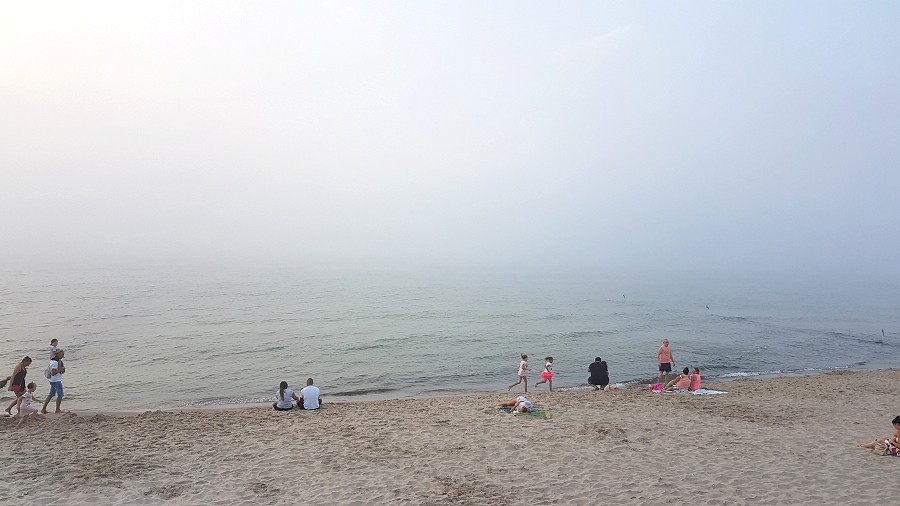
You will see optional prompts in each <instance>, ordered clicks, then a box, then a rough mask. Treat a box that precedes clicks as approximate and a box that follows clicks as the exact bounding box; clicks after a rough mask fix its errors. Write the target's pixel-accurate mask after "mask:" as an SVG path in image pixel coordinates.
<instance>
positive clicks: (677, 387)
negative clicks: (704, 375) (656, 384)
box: [664, 367, 701, 392]
mask: <svg viewBox="0 0 900 506" xmlns="http://www.w3.org/2000/svg"><path fill="white" fill-rule="evenodd" d="M700 379H701V378H700V368H699V367H695V368H694V371H693V372H691V370H690V369H689V368H687V367H685V368H684V370H683V371H682V374H679V375H678V377H677V378H675V379H673V380H672V381H670V382H668V383H666V386H665V387H664V389H665V390H666V391H668V392H675V391H685V392H693V391H694V390H699V389H700Z"/></svg>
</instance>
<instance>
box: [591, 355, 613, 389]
mask: <svg viewBox="0 0 900 506" xmlns="http://www.w3.org/2000/svg"><path fill="white" fill-rule="evenodd" d="M588 372H589V373H591V376H590V377H589V378H588V383H590V384H591V386H592V387H594V390H603V389H604V388H606V385H609V369H608V368H607V365H606V362H604V361H603V359H602V358H600V357H596V358H595V359H594V362H593V363H592V364H591V365H589V366H588Z"/></svg>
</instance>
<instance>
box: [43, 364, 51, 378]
mask: <svg viewBox="0 0 900 506" xmlns="http://www.w3.org/2000/svg"><path fill="white" fill-rule="evenodd" d="M44 377H45V378H47V379H50V378H52V377H53V375H52V374H50V364H47V370H45V371H44Z"/></svg>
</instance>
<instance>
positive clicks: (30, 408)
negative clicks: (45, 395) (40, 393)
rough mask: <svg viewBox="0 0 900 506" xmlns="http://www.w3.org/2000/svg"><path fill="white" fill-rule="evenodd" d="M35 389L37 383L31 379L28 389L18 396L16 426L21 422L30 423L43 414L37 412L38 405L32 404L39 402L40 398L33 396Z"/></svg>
mask: <svg viewBox="0 0 900 506" xmlns="http://www.w3.org/2000/svg"><path fill="white" fill-rule="evenodd" d="M36 390H37V384H36V383H35V382H33V381H32V382H31V383H29V384H28V390H27V391H26V392H25V393H24V394H22V397H19V399H18V401H17V403H18V410H19V414H18V415H17V416H18V417H19V422H18V423H17V424H16V427H18V426H20V425H22V424H23V423H26V424H27V423H31V421H32V420H35V419H40V418H43V416H41V415H40V414H39V413H38V411H40V410H39V409H38V407H37V406H35V405H34V404H37V403H39V402H41V400H40V399H38V398H36V397H35V396H34V392H35V391H36Z"/></svg>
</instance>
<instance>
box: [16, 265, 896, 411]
mask: <svg viewBox="0 0 900 506" xmlns="http://www.w3.org/2000/svg"><path fill="white" fill-rule="evenodd" d="M659 279H660V278H657V279H649V280H647V279H645V280H638V279H637V278H635V277H631V278H629V277H627V276H623V275H619V276H603V275H596V274H589V273H574V274H573V273H568V274H555V275H550V274H538V275H535V274H530V275H515V276H514V275H499V274H495V275H487V276H485V275H481V276H476V275H471V274H467V275H459V274H450V273H428V274H417V275H413V274H408V273H407V274H399V273H385V272H382V273H373V272H360V271H354V272H352V273H351V272H330V273H324V272H318V273H308V272H302V271H300V270H276V269H268V270H264V269H258V270H255V271H250V270H241V271H238V270H231V271H225V270H219V271H217V270H212V269H208V270H188V269H82V270H70V271H52V272H51V271H29V272H22V271H6V272H0V301H2V306H0V307H2V309H0V367H2V368H6V369H8V370H9V371H10V372H11V371H12V368H13V366H14V365H15V363H16V362H18V360H20V359H21V357H22V356H24V355H30V356H31V357H32V358H34V359H36V361H35V365H33V366H32V367H31V368H30V373H29V379H30V380H34V381H36V382H37V383H38V385H39V387H38V388H39V389H38V396H43V395H46V393H47V382H46V379H45V378H44V377H43V375H42V372H43V370H44V368H45V367H46V362H47V360H46V355H47V352H46V348H47V346H48V345H49V340H50V339H51V338H53V337H56V338H59V339H60V341H61V347H63V348H65V350H66V366H67V369H68V370H67V372H66V376H65V382H64V384H65V388H66V396H67V403H68V405H69V407H71V408H73V409H85V408H92V409H97V408H101V409H145V408H157V407H175V406H187V405H210V404H240V403H247V402H257V401H261V400H266V399H271V398H272V397H273V394H274V390H275V389H276V388H277V385H278V382H279V381H281V380H287V381H288V382H289V383H291V384H292V385H301V384H303V383H304V382H305V379H306V378H307V377H309V376H312V377H314V378H315V380H316V383H317V384H318V385H319V386H320V387H321V388H322V390H323V393H324V395H325V397H326V398H327V397H329V396H331V397H332V398H335V399H340V398H343V399H348V398H376V397H378V398H383V397H402V396H411V395H432V394H441V393H459V392H466V391H501V392H502V391H505V389H506V388H505V386H506V385H507V384H509V383H511V382H512V381H514V380H515V372H516V368H517V366H518V354H519V353H527V354H528V355H529V356H530V365H531V368H532V371H531V374H530V377H529V379H530V380H531V381H532V382H533V381H535V380H537V379H538V373H539V372H540V369H541V367H542V365H543V357H544V356H545V355H553V356H554V358H555V362H554V364H555V371H556V374H557V376H556V378H555V379H554V387H555V388H584V387H585V386H584V385H585V381H586V377H587V366H588V364H589V363H590V362H591V361H592V360H593V357H595V356H597V355H600V356H602V357H603V358H604V359H605V360H607V361H608V363H609V369H610V376H611V378H612V380H613V381H614V382H629V381H641V380H645V379H648V378H651V377H653V376H654V375H655V370H656V365H655V361H656V350H657V348H658V347H659V344H660V341H661V340H662V338H663V337H666V338H668V339H670V341H671V342H672V346H673V351H674V357H675V361H676V366H677V368H680V367H682V366H685V365H697V366H699V367H701V369H702V371H703V374H704V376H705V377H707V378H711V377H736V376H746V375H759V374H773V373H783V372H805V371H819V370H828V369H834V368H869V367H887V366H894V365H896V364H897V363H898V360H900V333H898V329H900V317H898V315H900V294H898V291H897V289H896V288H895V287H894V286H892V285H891V284H890V283H887V282H885V283H878V282H869V283H861V282H853V283H847V282H838V281H830V282H826V281H822V280H820V279H817V280H814V281H802V280H797V279H793V280H784V279H781V280H776V281H771V280H769V281H763V280H760V279H755V278H753V277H747V278H746V279H744V280H741V281H735V280H734V279H731V280H729V281H727V282H726V281H725V280H723V279H717V278H715V277H707V278H696V277H693V278H692V277H682V278H681V279H671V278H667V281H665V282H662V281H659ZM623 295H624V296H623ZM707 305H708V306H709V309H707ZM882 328H884V330H885V337H884V338H882V334H881V329H882ZM519 388H521V387H519ZM5 393H7V392H5ZM7 397H8V396H7Z"/></svg>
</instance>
